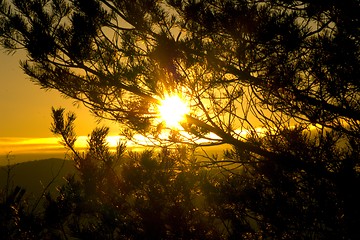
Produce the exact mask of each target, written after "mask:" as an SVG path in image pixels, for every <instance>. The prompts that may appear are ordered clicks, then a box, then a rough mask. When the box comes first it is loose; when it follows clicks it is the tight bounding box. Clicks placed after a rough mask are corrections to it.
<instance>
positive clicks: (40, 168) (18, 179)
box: [0, 158, 75, 199]
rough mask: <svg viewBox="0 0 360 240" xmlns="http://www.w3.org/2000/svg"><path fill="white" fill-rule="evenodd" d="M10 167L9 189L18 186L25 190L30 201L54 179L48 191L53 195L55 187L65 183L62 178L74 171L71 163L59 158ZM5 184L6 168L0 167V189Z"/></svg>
mask: <svg viewBox="0 0 360 240" xmlns="http://www.w3.org/2000/svg"><path fill="white" fill-rule="evenodd" d="M11 167H12V170H11V173H10V175H11V176H10V187H15V186H20V187H22V188H24V189H26V194H27V196H28V197H30V199H31V198H33V197H35V198H37V197H39V196H40V194H41V193H42V192H43V189H44V187H45V186H46V185H48V183H49V182H51V181H52V180H53V179H54V178H55V180H54V181H53V183H52V184H51V186H50V189H49V190H50V192H51V193H55V192H56V187H57V186H60V185H63V184H64V183H65V180H64V177H65V176H67V175H68V174H73V173H74V171H75V169H74V166H73V162H72V161H69V160H64V159H59V158H49V159H43V160H34V161H29V162H23V163H19V164H17V165H12V166H11ZM58 173H59V174H58ZM6 182H7V166H2V167H1V168H0V188H4V187H5V185H6Z"/></svg>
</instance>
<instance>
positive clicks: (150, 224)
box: [43, 109, 225, 239]
mask: <svg viewBox="0 0 360 240" xmlns="http://www.w3.org/2000/svg"><path fill="white" fill-rule="evenodd" d="M53 118H54V124H53V126H52V131H53V132H54V133H55V134H58V135H60V136H61V137H62V139H63V143H64V145H65V146H66V147H67V148H68V149H69V150H71V158H72V160H73V161H74V162H75V166H76V168H77V170H78V174H77V175H76V176H69V177H68V178H67V180H68V182H67V184H65V185H64V186H61V188H60V191H59V196H58V197H56V198H53V197H51V196H50V195H49V196H48V197H47V205H46V207H45V209H46V210H45V214H44V217H43V220H44V222H45V223H46V224H44V227H45V228H46V229H47V232H49V233H53V234H55V233H58V234H59V235H57V236H58V237H62V238H68V237H77V238H80V239H222V238H223V237H224V236H225V235H224V234H222V233H221V231H220V230H219V229H220V228H219V227H218V225H219V224H216V221H215V220H216V217H215V216H214V215H213V214H211V213H210V211H211V208H209V207H206V204H205V203H204V202H203V198H204V191H202V188H201V184H202V182H201V179H202V178H204V177H205V175H206V173H207V171H206V170H203V169H201V168H200V167H199V166H198V164H197V163H196V162H195V161H191V152H190V151H188V149H187V148H185V147H178V148H176V149H169V148H167V147H164V148H162V149H161V151H159V152H155V151H152V150H144V151H143V152H132V151H130V150H127V148H126V145H125V144H124V143H119V145H118V148H117V150H116V152H111V151H110V149H109V147H108V146H107V143H106V136H107V134H108V130H109V129H108V128H105V127H104V128H98V129H95V130H94V131H93V132H92V134H91V136H90V139H89V141H88V145H89V146H88V150H87V151H86V153H85V154H80V153H79V152H77V151H76V150H75V149H74V142H75V140H76V135H75V132H74V129H73V127H72V126H73V123H74V120H75V117H74V115H73V114H69V115H68V116H64V109H56V110H55V109H53ZM55 236H56V235H50V238H54V237H55ZM62 238H61V239H62Z"/></svg>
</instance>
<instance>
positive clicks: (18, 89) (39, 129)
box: [0, 50, 117, 137]
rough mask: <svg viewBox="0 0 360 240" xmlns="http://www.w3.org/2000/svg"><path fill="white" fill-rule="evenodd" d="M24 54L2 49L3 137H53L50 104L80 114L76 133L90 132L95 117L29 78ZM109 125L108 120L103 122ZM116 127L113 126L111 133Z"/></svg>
mask: <svg viewBox="0 0 360 240" xmlns="http://www.w3.org/2000/svg"><path fill="white" fill-rule="evenodd" d="M20 59H25V57H24V55H22V53H19V52H18V53H16V54H15V55H7V54H6V53H4V51H3V50H1V51H0V86H1V87H0V137H53V135H52V133H51V132H50V130H49V128H50V124H51V107H52V106H54V107H60V106H61V107H65V108H66V109H67V110H70V111H73V112H75V113H76V115H77V121H76V122H75V124H76V132H77V134H78V135H85V136H86V135H88V134H89V133H90V132H91V131H92V129H93V128H94V127H95V126H96V122H95V120H96V119H95V118H94V117H93V116H92V115H91V114H90V113H89V111H88V110H87V109H86V108H85V107H84V106H80V107H75V106H73V101H72V100H71V99H65V98H64V97H62V96H61V95H60V94H59V93H58V92H57V91H55V90H51V91H45V90H44V89H41V88H40V86H38V85H35V84H34V83H33V82H31V81H30V80H29V77H27V76H26V75H25V74H24V73H23V72H22V70H21V69H20V66H19V60H20ZM101 124H102V125H107V124H109V123H101ZM114 131H116V130H115V126H112V134H117V132H114Z"/></svg>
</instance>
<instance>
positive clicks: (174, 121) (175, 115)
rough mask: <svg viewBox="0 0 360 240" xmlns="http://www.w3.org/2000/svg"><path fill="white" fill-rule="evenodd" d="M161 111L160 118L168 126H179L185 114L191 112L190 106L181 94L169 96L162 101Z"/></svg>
mask: <svg viewBox="0 0 360 240" xmlns="http://www.w3.org/2000/svg"><path fill="white" fill-rule="evenodd" d="M159 113H160V119H161V120H162V121H163V122H165V124H166V126H167V127H169V128H178V127H180V122H182V121H184V117H185V115H186V114H187V113H189V107H188V106H187V104H186V103H185V102H184V101H183V100H182V99H181V98H180V97H179V96H177V95H174V96H168V97H166V98H165V99H163V100H162V101H161V105H160V106H159Z"/></svg>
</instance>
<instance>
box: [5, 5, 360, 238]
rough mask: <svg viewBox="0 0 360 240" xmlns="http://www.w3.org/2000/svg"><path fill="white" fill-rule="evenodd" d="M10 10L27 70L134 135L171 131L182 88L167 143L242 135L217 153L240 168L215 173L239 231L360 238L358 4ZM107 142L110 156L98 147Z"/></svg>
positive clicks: (212, 183)
mask: <svg viewBox="0 0 360 240" xmlns="http://www.w3.org/2000/svg"><path fill="white" fill-rule="evenodd" d="M0 6H1V7H0V18H1V21H0V22H1V25H0V26H1V27H0V39H1V42H2V45H3V46H4V47H5V49H7V50H9V51H14V50H17V49H19V48H25V49H26V50H27V52H28V59H26V60H25V61H23V62H22V64H21V65H22V68H23V69H24V71H25V73H26V74H28V75H29V76H31V77H32V79H33V81H35V82H36V83H38V84H40V85H41V86H42V87H44V88H48V89H49V88H50V89H57V90H58V91H60V92H61V93H63V94H64V95H66V96H68V97H70V98H73V99H75V100H77V101H80V102H82V103H84V104H85V105H86V106H87V107H88V108H89V109H91V110H92V111H93V112H94V113H95V114H96V115H98V116H100V117H103V118H108V119H112V120H114V121H117V122H119V123H121V124H123V125H124V129H125V130H124V134H126V135H128V136H130V137H131V136H133V135H134V134H135V133H140V134H146V135H148V136H153V137H155V138H156V137H158V136H159V134H160V133H161V132H162V131H166V129H164V127H165V128H166V126H164V125H163V124H162V123H159V121H158V115H159V113H158V105H159V104H160V102H161V99H163V98H164V97H165V96H166V95H168V94H170V95H171V94H180V95H182V96H184V98H185V99H186V100H187V101H188V103H189V105H190V113H189V114H187V115H186V121H184V122H183V123H182V128H181V129H170V130H168V131H169V132H170V133H171V134H169V136H170V137H169V139H166V140H167V142H170V143H174V142H175V143H179V142H183V143H187V144H194V145H198V144H199V141H197V140H198V139H202V140H204V139H206V140H208V141H207V142H205V143H204V141H201V142H202V145H204V144H205V145H206V144H209V145H214V144H225V143H226V144H230V145H231V146H232V147H233V149H232V150H229V151H227V152H226V154H225V157H224V159H217V158H216V157H209V160H210V161H212V162H214V163H217V162H221V163H222V164H224V163H227V162H229V163H232V164H233V165H235V166H237V167H240V168H238V169H237V170H233V171H230V172H229V171H228V170H229V169H227V168H224V171H225V172H228V175H226V174H225V176H227V178H228V179H226V178H225V180H224V179H223V180H219V179H214V180H211V179H207V180H206V181H208V184H207V185H206V186H207V188H208V189H207V190H206V192H207V194H209V195H208V197H209V199H208V200H209V204H213V205H212V206H213V209H214V211H215V212H216V213H217V214H220V215H218V217H220V219H222V220H223V221H224V222H225V223H228V225H226V224H225V225H224V226H228V228H227V230H228V233H229V235H228V236H233V237H234V238H237V237H239V236H241V237H243V238H250V239H252V238H256V237H257V238H261V237H269V238H280V239H281V238H284V239H292V238H300V239H301V238H304V239H309V238H310V239H311V238H313V239H318V238H323V239H327V238H330V237H332V236H337V237H338V238H343V239H347V238H350V239H357V238H359V233H358V232H359V231H358V230H357V229H358V227H359V226H358V225H359V222H360V221H359V219H360V210H359V207H358V206H357V204H356V202H358V200H359V199H358V197H357V196H356V194H355V193H356V191H357V189H358V188H359V187H360V184H359V149H358V145H359V136H360V135H359V130H360V126H359V122H360V119H359V116H360V109H359V107H360V105H359V81H358V80H359V71H360V70H359V69H360V66H359V65H360V64H359V29H360V28H359V14H358V12H359V10H360V6H359V3H358V1H355V0H353V1H351V0H349V1H326V2H325V1H285V0H268V1H266V0H265V1H245V0H239V1H234V0H233V1H231V0H225V1H220V0H204V1H190V0H189V1H177V0H167V1H166V0H163V1H147V0H131V1H127V0H124V1H106V0H87V1H85V0H78V1H62V0H56V1H55V0H52V1H43V0H38V1H36V0H32V1H26V2H25V1H12V2H9V1H1V5H0ZM40 46H41V47H40ZM69 120H71V119H69ZM69 126H71V124H70V125H69ZM294 126H295V127H294ZM258 127H260V128H261V129H262V130H261V131H259V129H258ZM312 128H314V129H315V130H311V129H312ZM55 129H58V128H55ZM105 132H106V131H105V130H104V129H103V130H99V131H98V133H97V134H99V137H100V136H104V134H105ZM184 132H185V133H187V134H184ZM244 132H245V133H246V137H245V136H244V134H245V133H244ZM213 136H215V137H213ZM68 137H69V138H68V139H67V140H66V138H64V139H65V140H66V141H65V143H66V144H67V145H68V146H71V143H72V141H73V140H74V138H73V137H72V136H68ZM94 144H95V143H94ZM95 145H96V144H95ZM96 146H99V145H96ZM90 148H91V147H90ZM97 151H99V152H101V153H106V151H105V150H104V149H99V150H96V149H93V150H90V152H91V154H95V155H96V154H97ZM91 154H90V155H89V156H92V157H94V156H95V155H91ZM95 158H96V159H102V157H101V156H98V155H96V157H95ZM139 158H140V159H141V157H139ZM80 159H82V158H78V160H76V161H75V162H76V163H77V164H79V166H82V164H85V165H86V164H89V166H88V167H94V166H93V165H92V164H90V163H91V162H92V160H91V159H90V160H86V161H84V163H82V160H80ZM150 159H151V157H150ZM100 162H101V161H100ZM150 162H151V161H150ZM102 164H103V163H102ZM152 164H155V163H152ZM85 165H84V166H83V167H84V168H85ZM150 165H151V164H150ZM220 166H222V165H221V164H220ZM83 167H81V168H79V169H83ZM96 169H97V168H96ZM101 169H102V170H101V171H105V169H106V168H105V166H104V167H101ZM86 171H90V170H86ZM81 173H82V172H81ZM82 174H85V173H82ZM101 174H102V173H101V172H97V174H96V176H99V177H100V176H102V175H101ZM143 174H145V175H146V173H143ZM154 174H155V173H154ZM82 177H83V179H84V181H85V179H87V180H86V181H89V182H91V181H96V182H97V181H100V180H101V179H102V178H101V177H100V179H91V178H90V177H86V176H85V175H82ZM101 181H102V180H101ZM206 181H205V180H204V182H206ZM88 186H89V187H94V186H93V185H92V184H90V183H89V184H88ZM219 187H220V189H221V191H218V190H219ZM214 189H215V190H214ZM86 191H89V192H91V191H95V189H88V190H86ZM219 193H221V194H220V195H219Z"/></svg>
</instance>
